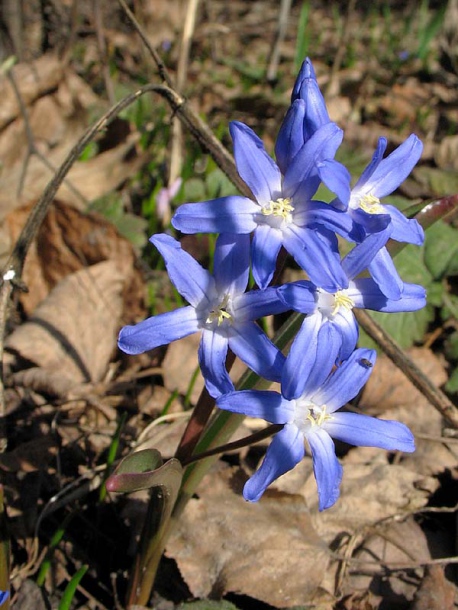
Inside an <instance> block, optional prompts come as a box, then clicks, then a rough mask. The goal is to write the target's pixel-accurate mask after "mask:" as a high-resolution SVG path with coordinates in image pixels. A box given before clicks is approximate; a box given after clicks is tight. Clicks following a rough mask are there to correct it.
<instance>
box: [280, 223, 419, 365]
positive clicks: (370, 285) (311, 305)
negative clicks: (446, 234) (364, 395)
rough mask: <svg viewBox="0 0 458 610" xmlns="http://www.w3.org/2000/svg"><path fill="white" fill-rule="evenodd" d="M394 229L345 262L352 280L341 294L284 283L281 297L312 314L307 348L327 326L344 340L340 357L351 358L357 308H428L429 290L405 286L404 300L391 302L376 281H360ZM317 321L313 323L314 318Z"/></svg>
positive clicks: (305, 331)
mask: <svg viewBox="0 0 458 610" xmlns="http://www.w3.org/2000/svg"><path fill="white" fill-rule="evenodd" d="M390 229H391V227H390V226H388V227H387V229H386V230H385V232H382V231H381V232H379V233H374V234H372V235H369V236H368V237H366V239H365V240H364V241H363V242H362V243H361V244H358V245H357V246H355V248H353V250H351V251H350V252H349V254H347V256H346V257H345V258H344V259H343V260H342V268H343V270H344V271H345V273H346V275H347V278H348V286H347V287H343V288H342V289H341V290H338V291H337V292H334V293H332V292H328V291H326V290H323V289H322V288H321V287H318V286H315V285H314V284H312V282H308V281H306V280H301V281H298V282H291V283H289V284H284V285H283V286H280V287H279V288H278V295H279V297H280V298H281V299H283V300H284V302H285V304H286V305H288V307H289V308H290V309H294V310H295V311H299V312H301V313H305V314H309V315H308V316H307V318H306V319H305V320H304V322H303V324H302V327H301V329H300V330H299V335H302V336H301V337H300V340H301V341H302V342H303V344H304V349H305V348H306V346H307V344H308V343H309V342H313V341H314V340H315V337H314V335H316V333H318V332H319V330H320V328H321V327H322V326H323V325H325V324H326V325H329V332H331V333H334V334H336V335H337V336H336V338H335V340H336V341H339V340H340V341H341V348H340V352H339V357H340V358H341V359H342V360H345V359H346V358H348V357H349V356H350V354H351V352H352V351H353V350H354V349H355V347H356V342H357V340H358V324H357V322H356V319H355V316H354V315H353V311H352V310H353V308H354V307H356V308H361V309H371V310H373V311H382V312H386V313H394V312H401V311H416V310H417V309H421V308H422V307H424V306H425V305H426V291H425V289H424V288H423V286H419V285H418V284H407V283H403V286H402V295H401V298H400V299H394V300H393V299H389V298H388V297H387V296H385V295H384V294H383V292H382V291H381V290H380V288H379V287H378V285H377V284H376V282H375V281H374V280H373V279H372V278H358V279H354V278H356V277H357V276H358V275H359V274H360V273H361V272H362V271H363V270H364V269H365V268H367V266H368V265H369V264H370V262H371V260H372V259H373V257H374V256H375V255H376V254H377V252H378V251H379V250H380V248H381V247H383V246H384V244H385V242H386V239H387V238H388V236H389V234H390ZM311 317H313V318H314V319H313V320H311V319H310V318H311Z"/></svg>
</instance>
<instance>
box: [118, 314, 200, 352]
mask: <svg viewBox="0 0 458 610" xmlns="http://www.w3.org/2000/svg"><path fill="white" fill-rule="evenodd" d="M198 330H199V320H198V319H197V314H196V310H195V309H194V307H181V308H180V309H176V310H175V311H168V312H167V313H161V314H159V315H157V316H153V317H151V318H147V319H146V320H143V322H139V324H136V325H135V326H124V328H122V329H121V332H120V333H119V339H118V346H119V349H121V350H122V351H123V352H125V353H126V354H142V353H143V352H147V351H148V350H150V349H154V348H155V347H159V346H160V345H167V344H168V343H171V342H172V341H175V340H176V339H182V338H183V337H187V336H188V335H191V334H192V333H195V332H197V331H198Z"/></svg>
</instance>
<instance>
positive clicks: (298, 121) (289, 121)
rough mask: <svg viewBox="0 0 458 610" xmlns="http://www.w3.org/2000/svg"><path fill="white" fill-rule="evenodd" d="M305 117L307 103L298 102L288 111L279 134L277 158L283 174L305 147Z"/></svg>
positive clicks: (276, 148) (276, 144) (276, 150)
mask: <svg viewBox="0 0 458 610" xmlns="http://www.w3.org/2000/svg"><path fill="white" fill-rule="evenodd" d="M304 116H305V102H304V101H303V100H296V101H295V102H294V103H293V104H292V105H291V106H290V107H289V109H288V112H287V113H286V116H285V118H284V119H283V123H282V124H281V127H280V130H279V132H278V136H277V141H276V143H275V157H276V159H277V164H278V167H279V168H280V169H281V172H282V174H285V173H286V170H287V169H288V166H289V164H290V163H291V161H292V160H293V159H294V157H295V156H296V155H297V153H298V152H299V150H300V149H301V148H302V146H303V145H304V134H303V130H302V126H303V123H304Z"/></svg>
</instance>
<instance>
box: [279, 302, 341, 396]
mask: <svg viewBox="0 0 458 610" xmlns="http://www.w3.org/2000/svg"><path fill="white" fill-rule="evenodd" d="M322 319H323V318H322V315H321V314H320V313H316V314H313V315H311V316H307V317H306V318H305V320H304V321H303V322H302V326H301V328H300V329H299V332H298V333H297V335H296V338H295V339H294V341H293V343H292V345H291V349H290V350H289V354H288V357H287V358H286V362H285V366H284V368H283V376H282V380H281V392H282V394H283V396H284V397H285V398H286V399H287V400H293V399H295V398H299V397H300V396H302V394H304V391H305V388H306V387H307V381H308V377H309V374H310V371H311V369H312V366H313V363H314V362H315V359H316V353H317V349H318V332H319V330H320V328H321V322H322ZM330 366H331V365H330Z"/></svg>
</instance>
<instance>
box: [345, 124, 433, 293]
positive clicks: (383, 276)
mask: <svg viewBox="0 0 458 610" xmlns="http://www.w3.org/2000/svg"><path fill="white" fill-rule="evenodd" d="M386 145H387V141H386V139H385V138H380V139H379V141H378V145H377V149H376V151H375V153H374V156H373V157H372V161H371V162H370V163H369V165H368V166H367V167H366V169H365V170H364V171H363V173H362V175H361V177H360V179H359V180H358V181H357V183H356V184H355V186H354V188H353V189H352V191H351V194H350V200H349V202H348V207H347V202H346V201H339V199H336V200H335V201H334V202H333V203H334V205H336V206H337V207H339V209H347V211H348V213H349V214H350V216H351V217H352V218H353V220H354V221H355V223H357V224H359V225H360V226H361V227H362V228H363V229H364V231H365V232H366V234H370V233H371V231H372V229H371V226H370V223H371V222H372V221H373V218H374V216H375V217H377V216H379V215H381V214H384V215H389V216H390V219H391V224H392V233H391V239H394V240H395V241H400V242H406V243H409V244H416V245H421V244H422V243H423V241H424V232H423V229H422V227H421V226H420V224H419V223H418V222H417V221H416V220H409V219H408V218H406V217H405V216H404V214H402V212H400V211H399V210H398V209H397V208H395V207H394V206H392V205H384V204H382V203H381V201H380V200H381V199H382V198H383V197H386V196H387V195H389V194H390V193H392V192H393V191H394V190H395V189H397V188H398V186H399V185H400V184H401V183H402V182H403V181H404V180H405V179H406V178H407V176H408V175H409V174H410V172H411V171H412V169H413V167H414V166H415V165H416V163H417V161H418V160H419V158H420V156H421V153H422V150H423V144H422V143H421V141H420V140H419V139H418V138H417V136H415V135H413V134H412V135H410V136H409V137H408V138H407V140H405V142H403V143H402V144H401V145H400V146H398V148H397V149H396V150H394V151H393V152H392V153H391V154H390V155H388V156H387V157H386V158H385V159H384V158H383V155H384V153H385V150H386ZM356 241H357V240H356ZM369 272H370V274H371V275H372V277H373V278H374V280H375V281H376V282H377V284H378V285H379V287H380V289H381V290H382V291H383V292H384V294H386V296H387V297H389V298H390V299H399V298H400V297H401V294H402V288H403V282H402V280H401V278H400V277H399V275H398V272H397V271H396V267H395V266H394V264H393V261H392V259H391V257H390V255H389V253H388V251H387V250H386V248H382V249H381V250H380V252H378V253H377V255H376V256H375V257H374V259H373V260H372V262H371V263H370V265H369Z"/></svg>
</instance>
